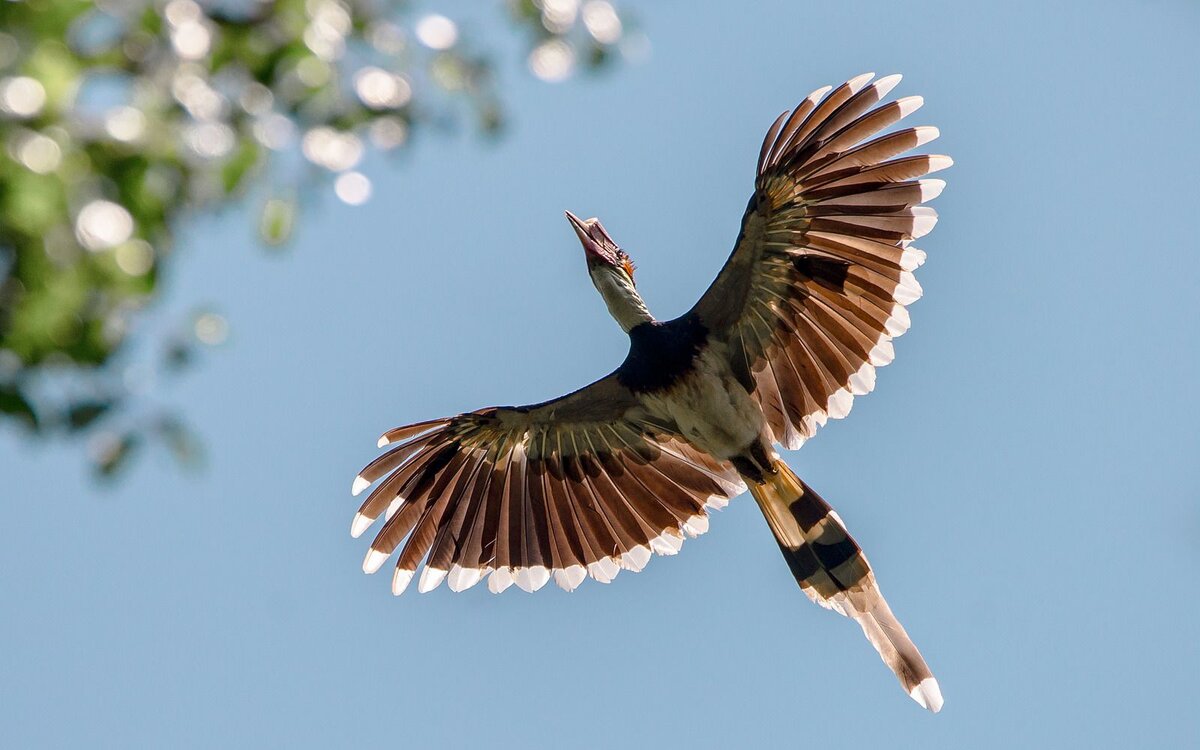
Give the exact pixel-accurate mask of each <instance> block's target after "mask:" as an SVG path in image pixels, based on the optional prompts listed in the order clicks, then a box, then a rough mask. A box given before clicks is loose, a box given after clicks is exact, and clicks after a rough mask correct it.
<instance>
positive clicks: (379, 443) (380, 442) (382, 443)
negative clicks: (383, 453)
mask: <svg viewBox="0 0 1200 750" xmlns="http://www.w3.org/2000/svg"><path fill="white" fill-rule="evenodd" d="M390 442H392V441H391V440H388V436H387V435H380V436H379V440H377V441H376V442H375V447H376V448H382V447H383V446H385V445H387V444H388V443H390Z"/></svg>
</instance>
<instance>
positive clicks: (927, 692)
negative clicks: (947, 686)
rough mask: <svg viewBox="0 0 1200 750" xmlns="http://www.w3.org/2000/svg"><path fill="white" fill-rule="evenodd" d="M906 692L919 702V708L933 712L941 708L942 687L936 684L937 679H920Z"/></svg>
mask: <svg viewBox="0 0 1200 750" xmlns="http://www.w3.org/2000/svg"><path fill="white" fill-rule="evenodd" d="M908 694H909V695H910V696H911V697H912V699H913V700H915V701H916V702H917V703H919V704H920V706H921V708H926V709H929V710H930V711H932V712H934V713H935V714H936V713H937V712H938V711H941V710H942V702H943V701H942V689H941V688H940V687H939V686H938V681H937V680H935V679H934V678H932V677H926V678H925V679H923V680H921V682H920V683H919V684H918V685H917V686H916V687H914V688H913V689H912V690H910V691H909V692H908Z"/></svg>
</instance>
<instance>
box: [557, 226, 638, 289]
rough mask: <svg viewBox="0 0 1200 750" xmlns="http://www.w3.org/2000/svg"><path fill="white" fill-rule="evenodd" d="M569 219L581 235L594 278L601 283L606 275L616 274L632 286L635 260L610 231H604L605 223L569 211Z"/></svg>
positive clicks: (580, 238)
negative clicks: (610, 234)
mask: <svg viewBox="0 0 1200 750" xmlns="http://www.w3.org/2000/svg"><path fill="white" fill-rule="evenodd" d="M566 213H567V221H569V222H571V226H572V227H574V228H575V234H577V235H579V241H580V242H581V243H583V253H584V255H585V256H586V257H587V264H588V273H590V274H591V276H592V280H593V281H595V282H596V283H597V285H599V284H600V279H601V278H604V276H598V275H597V274H604V275H605V276H610V275H615V276H616V277H617V280H618V281H624V282H626V283H628V284H629V285H630V286H632V285H633V284H634V281H633V270H634V266H633V260H632V259H630V257H629V253H627V252H625V251H624V250H622V249H621V248H619V247H617V243H616V242H613V238H612V237H610V236H609V234H608V232H606V231H604V225H602V224H601V223H600V220H599V219H596V218H591V219H580V218H579V217H578V216H576V215H575V214H573V213H571V212H570V211H567V212H566Z"/></svg>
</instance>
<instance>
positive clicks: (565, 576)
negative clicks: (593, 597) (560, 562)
mask: <svg viewBox="0 0 1200 750" xmlns="http://www.w3.org/2000/svg"><path fill="white" fill-rule="evenodd" d="M584 578H587V568H585V567H583V566H582V565H568V566H567V567H565V568H562V569H561V570H556V571H554V582H555V583H557V584H558V586H559V588H561V589H562V590H563V591H574V590H575V589H577V588H579V584H581V583H583V579H584Z"/></svg>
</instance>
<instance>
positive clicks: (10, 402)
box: [0, 383, 41, 431]
mask: <svg viewBox="0 0 1200 750" xmlns="http://www.w3.org/2000/svg"><path fill="white" fill-rule="evenodd" d="M0 413H3V414H7V415H10V416H13V417H16V418H17V419H18V420H19V421H20V422H22V423H23V424H24V425H25V426H26V427H28V428H30V429H31V430H34V431H37V429H38V428H39V427H40V426H41V423H40V420H39V419H38V415H37V412H36V411H35V410H34V408H33V404H31V403H30V402H29V399H28V398H26V397H25V394H24V393H21V391H20V389H18V388H17V386H16V385H12V384H7V383H6V384H2V385H0Z"/></svg>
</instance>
